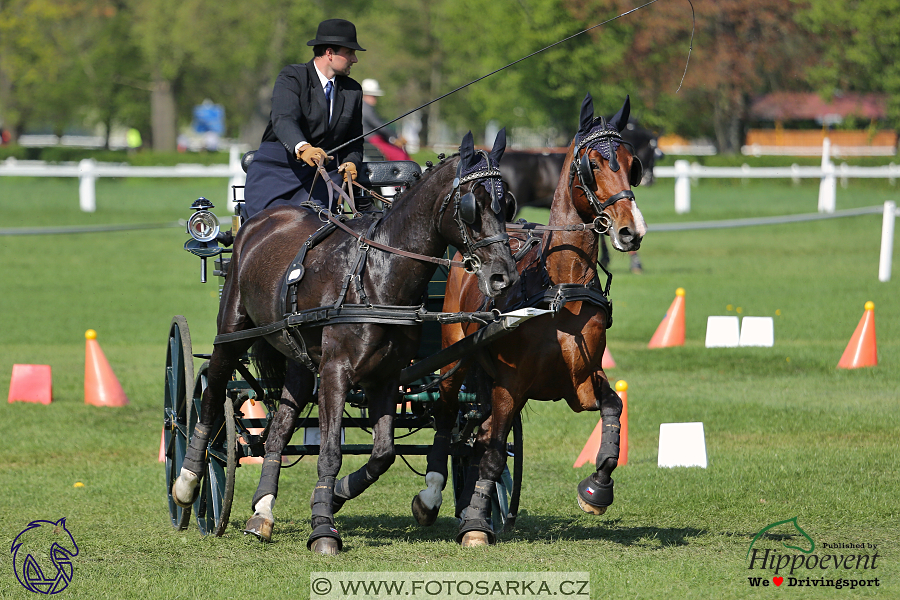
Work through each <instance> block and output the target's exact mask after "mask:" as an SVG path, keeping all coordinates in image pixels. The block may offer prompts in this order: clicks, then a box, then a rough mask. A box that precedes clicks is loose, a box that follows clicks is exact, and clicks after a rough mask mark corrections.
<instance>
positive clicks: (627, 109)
mask: <svg viewBox="0 0 900 600" xmlns="http://www.w3.org/2000/svg"><path fill="white" fill-rule="evenodd" d="M630 115H631V96H625V104H623V105H622V108H620V109H619V112H617V113H616V114H615V116H614V117H613V118H612V119H610V120H609V123H610V124H611V125H612V126H613V127H615V128H616V129H617V130H619V132H622V131H624V130H625V127H627V126H628V117H629V116H630Z"/></svg>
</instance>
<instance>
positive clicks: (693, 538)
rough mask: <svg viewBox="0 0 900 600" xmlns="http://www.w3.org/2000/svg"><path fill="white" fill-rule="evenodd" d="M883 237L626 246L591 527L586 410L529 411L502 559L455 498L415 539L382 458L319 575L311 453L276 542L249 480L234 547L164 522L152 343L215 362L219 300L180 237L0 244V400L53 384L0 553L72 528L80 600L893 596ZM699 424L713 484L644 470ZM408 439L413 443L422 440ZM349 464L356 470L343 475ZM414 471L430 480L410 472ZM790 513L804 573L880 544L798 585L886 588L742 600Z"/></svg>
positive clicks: (403, 498) (745, 201)
mask: <svg viewBox="0 0 900 600" xmlns="http://www.w3.org/2000/svg"><path fill="white" fill-rule="evenodd" d="M817 191H818V185H817V182H805V183H803V184H801V185H798V186H794V185H792V184H791V183H790V182H787V181H785V182H781V181H769V182H762V181H748V182H744V183H742V182H740V181H734V182H725V181H723V182H716V181H701V182H700V183H699V184H697V185H696V186H695V187H694V188H693V189H692V212H691V213H690V214H688V215H680V216H676V215H675V214H674V209H673V184H672V181H671V180H660V181H659V182H658V184H657V185H656V186H653V187H650V188H643V187H642V188H637V189H636V190H635V192H636V194H637V197H638V201H639V203H640V205H641V208H642V210H643V212H644V215H645V216H646V218H647V221H648V222H649V223H650V224H651V225H652V224H654V223H662V222H675V221H695V220H696V221H702V220H715V219H726V218H727V219H731V218H743V217H750V216H763V215H766V216H767V215H780V214H796V213H811V212H815V210H816V198H817ZM201 195H204V196H206V197H208V198H210V199H212V200H213V202H215V203H216V204H217V208H216V211H215V212H216V213H218V214H219V215H220V217H224V216H225V215H226V214H227V211H226V210H225V202H224V200H225V197H226V186H225V182H224V180H205V181H196V180H195V181H190V180H107V179H103V180H100V181H98V183H97V207H98V209H97V212H96V213H94V214H89V215H88V214H83V213H80V212H79V211H78V187H77V182H76V181H74V180H56V179H19V178H0V210H2V214H3V216H4V218H3V225H2V228H13V227H37V226H62V225H85V224H112V223H116V224H122V223H172V222H174V221H176V220H178V219H185V218H187V217H188V216H189V214H190V210H189V206H190V203H191V202H192V201H193V200H195V199H196V198H197V197H198V196H201ZM898 195H900V194H898V193H897V189H896V187H892V186H890V185H889V184H888V183H887V182H875V181H868V182H867V181H862V182H860V181H854V180H851V181H850V184H849V186H848V187H847V188H846V189H843V188H838V196H837V206H838V208H839V209H842V208H851V207H860V206H872V205H878V204H881V203H883V202H884V201H885V200H888V199H896V198H897V196H898ZM546 215H547V213H546V211H543V212H541V211H530V212H526V214H525V216H526V217H527V218H529V219H532V220H538V221H540V220H544V219H546ZM880 232H881V217H880V215H869V216H862V217H852V218H845V219H835V220H829V221H816V222H810V223H801V224H791V225H777V226H768V227H751V228H745V229H729V230H708V231H694V232H680V233H676V232H672V233H652V232H651V234H649V235H648V236H647V238H646V239H645V242H644V245H643V247H642V249H641V251H640V255H641V258H642V260H643V262H644V267H645V271H644V274H643V275H632V274H631V273H630V272H629V270H628V258H627V256H623V255H616V256H614V257H613V261H612V265H611V267H612V271H613V273H614V276H615V278H614V281H613V286H612V299H613V302H614V306H615V312H614V315H615V324H614V326H613V327H612V328H611V329H610V331H609V348H610V351H611V352H612V354H613V357H614V358H615V360H616V362H617V363H618V365H617V367H616V368H615V369H611V370H610V371H609V375H610V378H611V379H625V380H627V381H628V383H629V391H628V399H629V407H628V410H629V462H628V464H627V465H626V466H623V467H620V468H619V469H618V470H617V471H616V472H615V474H614V478H615V480H616V501H615V504H614V505H613V506H612V507H611V508H610V509H609V511H608V512H607V514H606V515H604V516H602V517H591V516H588V515H585V514H583V513H581V511H580V510H579V509H578V508H577V506H576V502H575V486H576V484H577V482H578V481H579V480H580V479H582V478H583V477H585V476H586V475H587V474H588V473H589V467H587V466H585V467H581V468H580V469H573V468H572V463H573V461H574V460H575V457H577V455H578V453H579V451H580V450H581V447H582V446H583V444H584V442H585V441H586V440H587V438H588V436H589V435H590V433H591V431H592V430H593V428H594V425H595V424H596V423H597V419H598V415H596V414H578V415H576V414H573V413H571V412H570V411H569V409H568V408H567V407H566V406H565V405H564V404H562V403H556V404H550V403H537V402H534V403H531V404H529V406H528V407H527V408H526V412H525V414H524V428H525V481H524V485H523V491H522V510H521V513H520V517H519V520H518V524H517V527H516V529H515V530H514V531H512V532H508V533H504V534H503V535H502V536H501V542H500V543H498V544H497V545H495V546H492V547H489V548H480V549H475V550H463V549H461V548H459V547H458V546H457V545H456V544H455V543H454V542H453V541H452V538H453V537H454V535H455V531H456V522H455V519H453V518H452V498H451V497H450V492H449V490H448V491H447V492H446V493H445V499H444V500H445V507H444V509H443V512H442V516H441V517H440V518H439V519H438V522H437V524H436V525H435V526H433V527H432V528H429V529H422V528H419V527H417V526H415V525H414V524H413V520H412V518H411V516H410V514H409V503H410V501H411V499H412V496H413V494H414V493H415V492H416V491H418V490H419V489H421V487H423V485H422V482H421V481H420V478H419V477H417V476H416V475H414V474H413V473H411V472H410V471H409V470H408V469H407V468H406V466H405V465H404V464H403V463H402V462H401V461H399V460H398V461H397V463H396V464H395V465H394V468H393V469H392V470H391V471H390V472H389V473H388V474H387V475H385V476H384V477H383V478H382V479H381V480H380V481H379V482H378V483H377V484H376V485H375V486H374V487H373V488H371V489H370V490H368V491H367V492H366V493H365V495H364V496H363V497H362V498H360V499H359V500H357V501H355V502H354V503H351V504H348V505H347V506H346V507H345V508H344V509H343V510H342V511H341V513H340V514H339V515H338V517H337V522H338V526H339V527H340V529H341V533H342V535H343V537H344V543H345V552H344V553H343V554H341V555H340V556H338V557H334V558H324V557H319V556H314V555H312V554H310V553H309V552H308V551H307V550H306V540H307V536H308V534H309V525H308V520H309V494H310V491H311V488H312V484H313V483H314V481H315V462H314V459H311V458H306V459H304V460H303V461H301V462H300V463H299V464H298V465H297V466H296V467H294V468H291V469H290V470H288V471H285V473H284V474H283V476H282V478H281V490H280V494H279V499H278V503H277V505H276V509H275V512H276V519H277V522H276V528H275V536H274V543H273V544H270V545H261V544H259V543H258V542H257V541H256V540H255V539H253V538H249V537H245V536H243V535H241V533H240V528H241V527H242V526H243V524H244V522H245V520H246V519H247V518H248V517H249V516H250V507H249V504H250V498H251V496H252V494H253V491H254V489H255V485H256V482H257V478H258V475H259V467H258V466H253V465H250V466H244V467H242V468H240V469H239V470H238V478H237V489H236V493H235V505H234V508H233V510H232V522H231V527H230V529H229V531H228V532H227V533H226V535H225V536H224V537H222V538H201V537H200V536H199V534H198V532H197V529H196V526H194V525H192V527H191V528H190V529H189V530H188V531H185V532H177V531H174V530H173V529H172V527H171V525H170V522H169V517H168V511H167V505H166V501H165V489H164V485H163V468H162V466H161V465H160V463H158V462H157V454H158V449H159V437H160V430H161V427H162V403H163V389H162V386H163V376H164V363H165V353H166V347H165V341H166V336H167V334H168V327H169V323H170V321H171V319H172V316H173V315H176V314H182V315H185V316H186V318H187V320H188V322H189V324H190V327H191V334H192V339H193V343H194V351H195V352H208V351H209V349H210V348H211V341H212V338H213V337H214V335H215V315H216V309H217V306H216V305H217V298H218V281H217V280H216V279H215V278H212V277H211V278H210V279H211V281H210V283H207V284H205V285H203V284H201V283H200V282H199V260H198V259H197V258H195V257H193V256H191V255H189V254H188V253H186V252H184V251H183V250H182V244H183V243H184V240H185V239H186V234H185V233H184V231H183V230H182V229H178V228H160V229H154V230H145V231H132V232H115V233H103V234H72V235H49V236H0V265H2V271H0V272H2V277H0V282H2V283H0V318H2V326H0V331H2V335H0V339H2V341H3V344H2V346H0V390H8V388H9V380H10V375H11V370H12V365H13V364H15V363H37V364H49V365H51V366H52V369H53V383H54V386H53V393H54V401H53V403H52V404H51V405H50V406H38V405H31V404H24V403H15V404H6V403H2V404H0V416H2V417H3V422H4V423H6V425H7V426H6V428H5V435H4V436H3V439H4V445H3V452H2V457H3V460H2V461H0V489H2V490H3V491H2V492H0V499H2V502H0V540H5V541H6V544H12V541H13V539H14V538H15V537H16V535H17V534H18V533H19V532H20V531H21V530H22V529H24V528H25V527H26V526H27V524H28V522H29V521H32V520H37V519H46V520H54V521H55V520H57V519H59V518H60V517H66V518H67V524H68V528H69V531H70V532H72V535H73V536H74V538H75V540H76V541H77V543H78V545H79V549H80V553H79V555H78V557H77V558H76V559H75V561H74V565H75V571H74V578H73V581H72V583H71V584H70V585H69V587H68V588H67V589H66V590H65V591H64V592H63V595H64V596H63V597H71V598H117V599H118V598H226V597H227V598H236V597H260V598H305V597H308V596H309V585H310V577H309V574H310V573H311V572H316V571H407V572H410V571H412V572H421V573H426V574H427V573H438V572H445V571H511V570H512V571H526V572H527V571H564V572H578V571H587V572H589V573H590V580H591V597H592V598H601V597H602V598H606V597H610V598H622V597H629V598H664V597H665V598H715V599H720V598H763V597H769V596H771V595H772V594H779V593H784V594H789V595H790V596H791V597H792V598H793V597H801V598H832V597H835V598H843V597H849V596H850V595H852V596H854V597H857V596H881V597H900V562H898V557H900V525H898V517H900V515H898V506H900V505H898V501H897V498H898V496H900V476H898V474H897V473H898V472H897V468H896V467H897V442H896V440H897V438H896V437H895V436H897V435H898V434H900V417H898V408H900V393H898V389H900V368H898V367H900V314H898V312H900V303H898V302H897V297H898V291H900V290H898V285H900V284H898V280H900V271H898V267H896V266H895V268H894V280H893V281H891V282H888V283H880V282H879V281H878V277H877V275H878V252H879V244H880ZM894 262H895V263H900V250H896V249H895V251H894ZM677 287H684V288H685V289H686V291H687V294H686V307H687V318H686V330H687V341H686V343H685V346H684V347H679V348H665V349H657V350H649V349H647V347H646V346H647V342H648V340H649V339H650V337H651V336H652V334H653V332H654V330H655V329H656V327H657V325H658V324H659V322H660V320H661V319H662V317H663V315H664V313H665V311H666V309H667V308H668V306H669V304H670V303H671V301H672V299H673V298H674V294H675V289H676V288H677ZM868 300H871V301H873V302H874V303H875V307H876V308H875V313H876V324H877V335H878V351H879V365H878V366H877V367H874V368H867V369H859V370H853V371H845V370H838V369H836V365H837V362H838V359H839V358H840V356H841V353H842V352H843V350H844V347H845V346H846V344H847V342H848V340H849V338H850V336H851V334H852V333H853V330H854V328H855V327H856V324H857V323H858V321H859V319H860V317H861V316H862V314H863V305H864V304H865V302H866V301H868ZM738 309H740V314H741V315H752V316H772V317H773V318H774V319H775V346H774V347H773V348H732V349H707V348H705V347H704V336H705V328H706V318H707V316H710V315H728V314H731V315H735V314H739V313H738ZM89 328H90V329H95V330H96V331H97V332H98V341H99V343H100V345H101V347H102V348H103V350H104V352H105V354H106V356H107V358H108V359H109V362H110V364H111V365H112V367H113V369H114V371H115V372H116V374H117V376H118V378H119V380H120V381H121V383H122V386H123V388H124V389H125V391H126V393H127V394H128V397H129V398H130V402H131V403H130V404H129V406H127V407H124V408H118V409H108V408H107V409H103V408H97V407H92V406H86V405H85V404H84V395H83V381H84V379H83V377H84V376H83V373H84V343H85V342H84V332H85V330H86V329H89ZM689 421H702V422H703V423H704V428H705V433H706V445H707V452H708V456H709V467H708V468H707V469H699V468H677V469H659V468H657V466H656V458H657V443H658V434H659V425H660V424H661V423H668V422H689ZM398 433H400V432H398ZM404 433H405V432H404ZM351 435H352V436H357V437H359V436H364V434H361V433H360V432H352V433H351ZM419 439H422V440H425V439H427V436H424V435H423V434H418V437H414V438H412V440H414V441H417V440H419ZM405 441H408V440H405ZM363 460H364V459H363V458H361V457H347V458H346V460H345V461H344V466H345V469H344V472H346V471H348V470H349V469H350V468H355V467H356V466H358V465H359V464H361V462H362V461H363ZM409 460H410V462H411V463H412V464H413V466H414V467H416V468H417V469H419V470H421V469H422V468H423V467H424V460H423V459H421V458H417V457H412V458H410V459H409ZM76 482H82V483H83V484H84V487H74V484H75V483H76ZM795 516H796V517H798V523H799V525H800V526H801V527H802V529H803V531H805V532H806V533H807V534H808V535H809V536H810V537H811V538H812V539H813V540H814V541H815V544H816V550H815V552H816V553H817V554H820V555H824V554H828V553H842V552H843V553H850V552H853V551H846V550H826V549H824V546H823V545H824V544H835V543H851V542H852V543H865V544H875V545H877V547H878V555H879V562H878V563H877V568H876V569H874V570H871V569H870V570H853V569H851V570H848V571H844V570H843V569H841V570H834V569H832V570H830V571H822V570H820V569H813V570H811V571H808V572H804V573H803V574H802V575H803V577H804V578H805V577H808V576H809V577H812V578H821V577H823V576H828V577H832V578H833V577H846V578H851V579H859V578H873V577H875V576H877V577H878V578H879V582H880V586H879V587H877V588H875V587H869V588H864V589H861V590H860V589H857V590H853V591H850V590H848V589H842V590H836V589H835V588H833V587H831V588H824V589H823V588H819V587H817V588H798V587H794V588H791V589H789V590H787V591H782V590H781V588H779V589H778V590H777V591H776V590H775V589H774V586H773V585H770V586H769V587H768V588H762V587H751V585H750V583H749V581H748V576H753V575H756V576H762V577H766V578H767V579H768V580H771V578H772V576H773V575H774V572H773V571H766V570H760V569H756V570H748V563H749V561H748V559H747V553H748V549H749V547H750V544H751V542H752V541H753V538H754V536H755V535H756V533H757V532H759V531H760V530H762V529H763V528H765V527H766V526H768V525H769V524H771V523H775V522H778V521H783V520H785V519H790V518H792V517H795ZM772 531H773V534H774V535H770V536H766V537H765V538H764V539H763V540H760V541H759V542H757V545H759V544H762V543H764V544H765V547H766V548H772V549H778V550H779V552H781V553H791V552H793V551H790V550H785V549H784V547H783V546H782V545H781V542H782V541H785V542H786V543H787V544H789V545H794V546H804V544H805V543H806V542H805V540H804V538H802V537H801V536H799V535H796V532H792V531H791V530H790V529H789V528H784V527H782V528H778V529H775V530H772ZM791 533H794V535H789V534H791ZM6 547H7V548H9V545H7V546H6ZM794 553H795V554H797V553H796V552H794ZM42 564H46V560H45V561H44V563H42ZM804 571H806V570H805V569H804ZM782 574H785V575H786V573H779V575H782ZM796 575H797V574H796V573H795V576H796ZM786 585H787V583H785V587H786ZM0 597H3V598H7V597H8V598H26V597H31V594H30V593H29V592H27V591H26V590H24V589H23V588H22V587H21V586H20V584H19V583H18V581H17V580H16V578H15V575H14V571H13V566H12V554H10V553H8V552H0Z"/></svg>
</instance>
